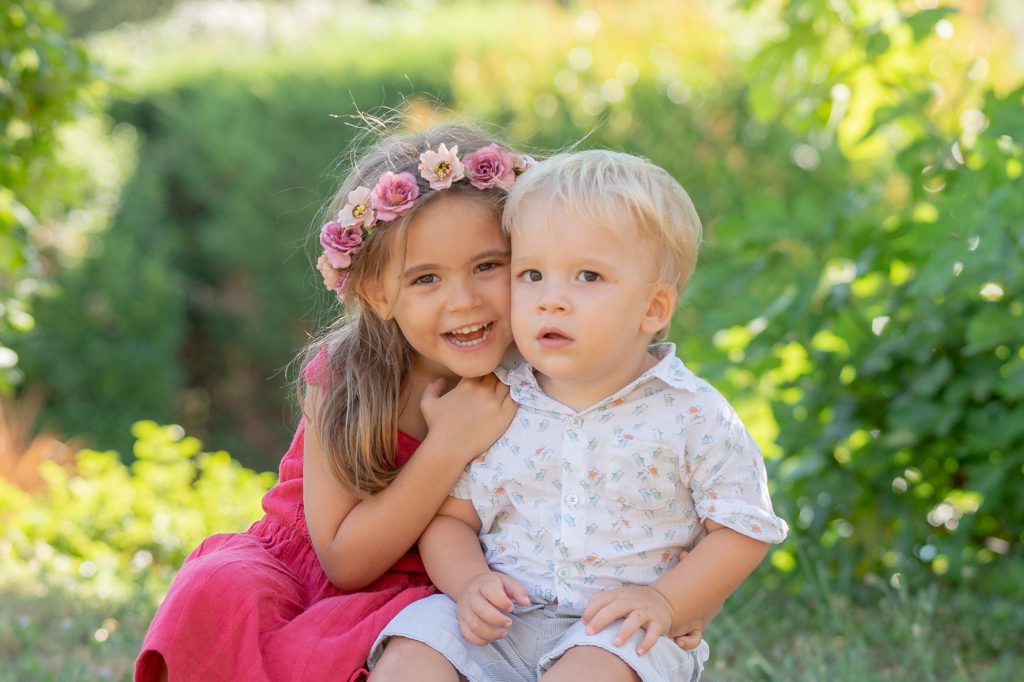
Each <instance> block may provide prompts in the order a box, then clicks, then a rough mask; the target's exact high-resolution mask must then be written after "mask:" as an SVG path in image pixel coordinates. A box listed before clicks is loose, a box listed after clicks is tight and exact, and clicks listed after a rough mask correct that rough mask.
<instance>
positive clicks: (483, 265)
mask: <svg viewBox="0 0 1024 682" xmlns="http://www.w3.org/2000/svg"><path fill="white" fill-rule="evenodd" d="M502 265H504V263H502V262H501V261H493V262H487V263H481V264H480V265H478V266H476V271H477V272H487V271H489V270H493V269H494V268H500V267H501V266H502Z"/></svg>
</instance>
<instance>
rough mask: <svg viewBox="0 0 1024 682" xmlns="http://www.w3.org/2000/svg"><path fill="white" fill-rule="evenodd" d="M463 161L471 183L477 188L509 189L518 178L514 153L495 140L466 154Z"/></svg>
mask: <svg viewBox="0 0 1024 682" xmlns="http://www.w3.org/2000/svg"><path fill="white" fill-rule="evenodd" d="M462 163H463V164H465V166H466V177H468V178H469V183H470V184H471V185H473V186H474V187H476V188H477V189H490V188H491V187H500V188H501V189H508V188H509V187H510V186H511V185H512V183H513V182H514V181H515V179H516V174H515V171H514V170H513V164H512V155H511V154H509V153H508V150H506V149H503V148H501V147H499V146H498V145H497V144H494V143H493V142H492V143H491V144H489V145H487V146H486V147H481V148H480V149H477V150H476V151H475V152H470V153H469V154H466V156H465V157H464V158H463V159H462Z"/></svg>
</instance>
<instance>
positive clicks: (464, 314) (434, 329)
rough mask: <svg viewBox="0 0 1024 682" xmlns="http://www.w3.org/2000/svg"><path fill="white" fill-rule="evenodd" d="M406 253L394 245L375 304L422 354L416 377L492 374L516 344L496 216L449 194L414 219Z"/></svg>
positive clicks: (505, 252)
mask: <svg viewBox="0 0 1024 682" xmlns="http://www.w3.org/2000/svg"><path fill="white" fill-rule="evenodd" d="M385 229H386V228H385ZM402 247H403V244H402V243H401V240H395V243H394V245H393V250H392V251H393V252H392V255H391V258H390V259H389V261H388V265H387V267H386V268H385V271H384V276H383V279H382V287H381V290H380V291H376V292H373V294H372V295H371V296H370V301H369V302H370V305H372V306H373V308H374V310H375V311H376V312H377V314H378V315H380V316H381V317H384V318H385V319H390V318H394V320H395V321H396V322H397V323H398V326H399V327H400V328H401V330H402V334H404V335H405V338H406V339H407V340H408V341H409V344H410V345H411V346H412V348H413V350H414V351H415V355H414V358H413V371H414V372H417V371H418V372H423V373H425V374H429V375H430V376H433V377H438V376H445V377H448V378H453V379H454V378H456V377H478V376H484V375H485V374H489V373H490V372H492V371H493V370H494V368H495V367H497V365H498V362H499V361H500V360H501V358H502V356H503V355H504V354H505V351H506V349H507V348H508V346H509V344H510V343H511V342H512V330H511V325H510V322H509V289H510V278H509V247H508V242H507V240H506V238H505V236H504V235H503V234H502V232H501V223H500V219H499V217H498V216H497V215H496V214H495V212H494V209H493V208H491V207H490V206H488V205H487V204H486V203H485V202H483V201H474V200H472V199H467V198H465V197H460V196H458V195H456V194H454V193H450V194H449V193H445V194H444V195H442V196H440V197H437V198H436V199H434V200H433V201H431V202H430V203H429V204H428V205H426V206H424V207H423V208H421V209H420V210H419V211H418V212H417V213H416V215H414V216H413V217H412V219H411V220H410V222H409V225H408V230H407V232H406V240H405V244H404V247H405V248H404V253H403V248H402ZM403 256H404V258H403Z"/></svg>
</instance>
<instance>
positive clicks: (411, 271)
mask: <svg viewBox="0 0 1024 682" xmlns="http://www.w3.org/2000/svg"><path fill="white" fill-rule="evenodd" d="M508 257H509V250H508V249H491V250H490V251H483V252H481V253H478V254H476V255H475V256H473V257H472V258H470V259H469V261H468V262H470V263H475V262H476V261H480V260H486V259H488V258H505V259H507V258H508ZM440 269H441V266H440V265H439V264H438V263H420V264H419V265H414V266H412V267H411V268H408V269H407V270H406V271H405V272H403V273H402V277H403V278H406V277H412V276H414V275H418V274H420V273H422V272H431V271H433V270H440Z"/></svg>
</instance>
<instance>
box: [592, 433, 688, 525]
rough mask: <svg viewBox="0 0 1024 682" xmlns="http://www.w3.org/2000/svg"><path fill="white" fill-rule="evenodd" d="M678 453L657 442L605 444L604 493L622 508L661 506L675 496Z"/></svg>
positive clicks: (634, 441) (603, 458) (603, 460)
mask: <svg viewBox="0 0 1024 682" xmlns="http://www.w3.org/2000/svg"><path fill="white" fill-rule="evenodd" d="M676 459H677V458H676V454H675V452H674V451H673V450H672V449H671V448H668V447H666V446H665V444H664V443H659V442H657V441H639V440H629V441H620V442H619V443H618V444H608V445H606V446H605V447H604V449H603V452H602V457H601V463H602V465H603V469H604V475H603V483H604V493H603V494H604V496H605V497H607V498H610V499H611V500H612V501H613V502H615V503H617V504H618V505H619V507H620V509H621V510H623V511H627V510H629V509H658V508H659V507H663V506H665V505H666V504H668V503H669V502H670V501H672V500H673V499H674V498H675V495H676V481H677V480H678V475H677V474H676Z"/></svg>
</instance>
